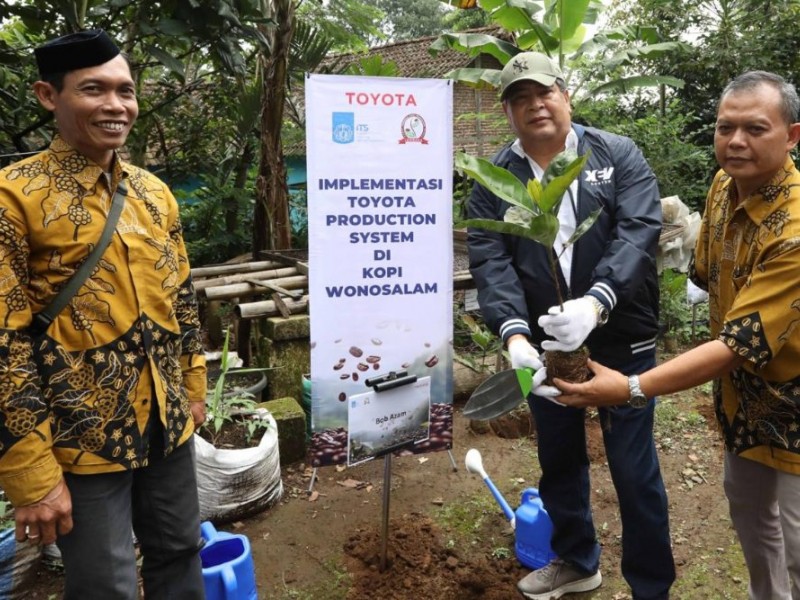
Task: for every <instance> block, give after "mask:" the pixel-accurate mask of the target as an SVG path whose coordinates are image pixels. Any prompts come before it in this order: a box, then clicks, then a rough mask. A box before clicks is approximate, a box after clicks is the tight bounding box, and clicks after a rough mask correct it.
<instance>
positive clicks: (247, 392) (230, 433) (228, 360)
mask: <svg viewBox="0 0 800 600" xmlns="http://www.w3.org/2000/svg"><path fill="white" fill-rule="evenodd" d="M228 348H229V332H226V333H225V340H224V342H223V344H222V353H221V356H220V366H219V372H218V373H217V374H216V375H215V382H214V386H213V388H211V389H210V390H209V391H208V394H207V396H206V422H205V423H204V424H203V425H202V426H201V427H200V430H199V432H198V433H199V434H200V435H201V437H203V438H204V439H206V440H207V441H208V442H210V443H212V444H214V445H228V446H230V445H234V446H236V447H246V446H248V445H252V444H251V442H252V440H253V439H254V436H255V434H256V433H257V432H258V430H259V429H262V428H264V427H266V425H265V423H266V421H264V420H262V419H259V418H258V415H259V412H258V406H257V405H258V403H259V402H260V394H261V392H262V391H263V390H264V388H265V387H266V385H267V376H266V373H265V371H267V370H268V369H267V368H262V367H256V368H244V369H242V368H234V367H233V366H232V363H233V361H232V355H231V353H230V352H229V350H228ZM254 375H255V377H253V376H254ZM223 436H224V437H226V438H228V439H233V440H235V441H233V442H223V441H222V438H223Z"/></svg>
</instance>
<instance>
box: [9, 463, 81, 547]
mask: <svg viewBox="0 0 800 600" xmlns="http://www.w3.org/2000/svg"><path fill="white" fill-rule="evenodd" d="M14 520H15V521H16V529H15V531H14V536H15V537H16V539H17V541H18V542H24V541H26V540H28V541H30V542H32V543H34V544H53V543H55V541H56V535H66V534H67V533H69V532H70V531H71V530H72V497H71V496H70V494H69V489H68V488H67V484H66V482H65V481H64V478H63V477H62V478H61V479H60V480H59V482H58V483H57V484H56V486H55V487H54V488H53V489H52V490H50V491H49V492H48V494H47V495H46V496H45V497H44V498H42V499H41V500H39V501H38V502H34V503H33V504H28V505H27V506H18V507H15V508H14Z"/></svg>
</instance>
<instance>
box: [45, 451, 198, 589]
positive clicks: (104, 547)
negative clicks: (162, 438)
mask: <svg viewBox="0 0 800 600" xmlns="http://www.w3.org/2000/svg"><path fill="white" fill-rule="evenodd" d="M65 479H66V484H67V487H68V488H69V491H70V494H71V495H72V518H73V521H74V528H73V530H72V531H71V532H70V533H69V534H67V535H65V536H60V537H59V538H58V541H57V543H58V547H59V549H60V550H61V554H62V557H63V559H64V574H65V582H64V598H65V600H111V599H114V600H135V599H136V598H138V591H139V586H138V582H137V574H136V555H135V553H134V546H133V535H132V533H131V526H133V531H134V532H135V533H136V537H137V538H138V540H139V544H140V549H141V552H142V557H143V559H142V568H141V574H142V580H143V586H144V595H145V597H146V598H147V600H202V599H203V598H205V590H204V587H203V575H202V567H201V564H200V555H199V549H200V546H201V544H200V510H199V507H198V501H197V481H196V476H195V467H194V442H193V440H191V439H190V440H189V441H188V442H186V443H185V444H183V445H182V446H181V447H180V448H178V449H176V450H175V451H174V452H173V453H172V454H171V455H169V456H167V457H165V458H162V459H157V460H155V461H151V463H150V465H149V466H147V467H143V468H140V469H134V470H131V471H122V472H118V473H102V474H96V475H74V474H70V473H65Z"/></svg>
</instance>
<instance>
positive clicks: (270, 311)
mask: <svg viewBox="0 0 800 600" xmlns="http://www.w3.org/2000/svg"><path fill="white" fill-rule="evenodd" d="M283 303H284V304H285V305H286V308H287V309H288V310H289V312H290V313H292V314H294V313H300V312H305V311H306V310H307V309H308V296H307V295H306V296H303V297H302V298H301V299H300V300H290V299H288V298H287V299H286V300H284V301H283ZM233 310H234V312H235V313H236V316H237V317H239V318H240V319H258V318H260V317H277V316H278V315H280V314H281V313H280V311H279V310H278V307H277V306H276V305H275V302H273V301H272V300H262V301H260V302H244V303H241V304H237V305H236V306H235V307H234V309H233Z"/></svg>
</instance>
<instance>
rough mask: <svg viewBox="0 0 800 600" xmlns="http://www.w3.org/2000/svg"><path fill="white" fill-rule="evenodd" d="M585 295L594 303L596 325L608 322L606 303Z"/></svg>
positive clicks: (600, 325)
mask: <svg viewBox="0 0 800 600" xmlns="http://www.w3.org/2000/svg"><path fill="white" fill-rule="evenodd" d="M586 297H587V298H589V300H591V301H592V304H594V312H595V316H596V317H597V326H598V327H602V326H603V325H605V324H606V323H608V309H607V308H606V305H605V304H603V303H602V302H600V300H598V299H597V298H595V297H594V296H590V295H588V294H587V295H586Z"/></svg>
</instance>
